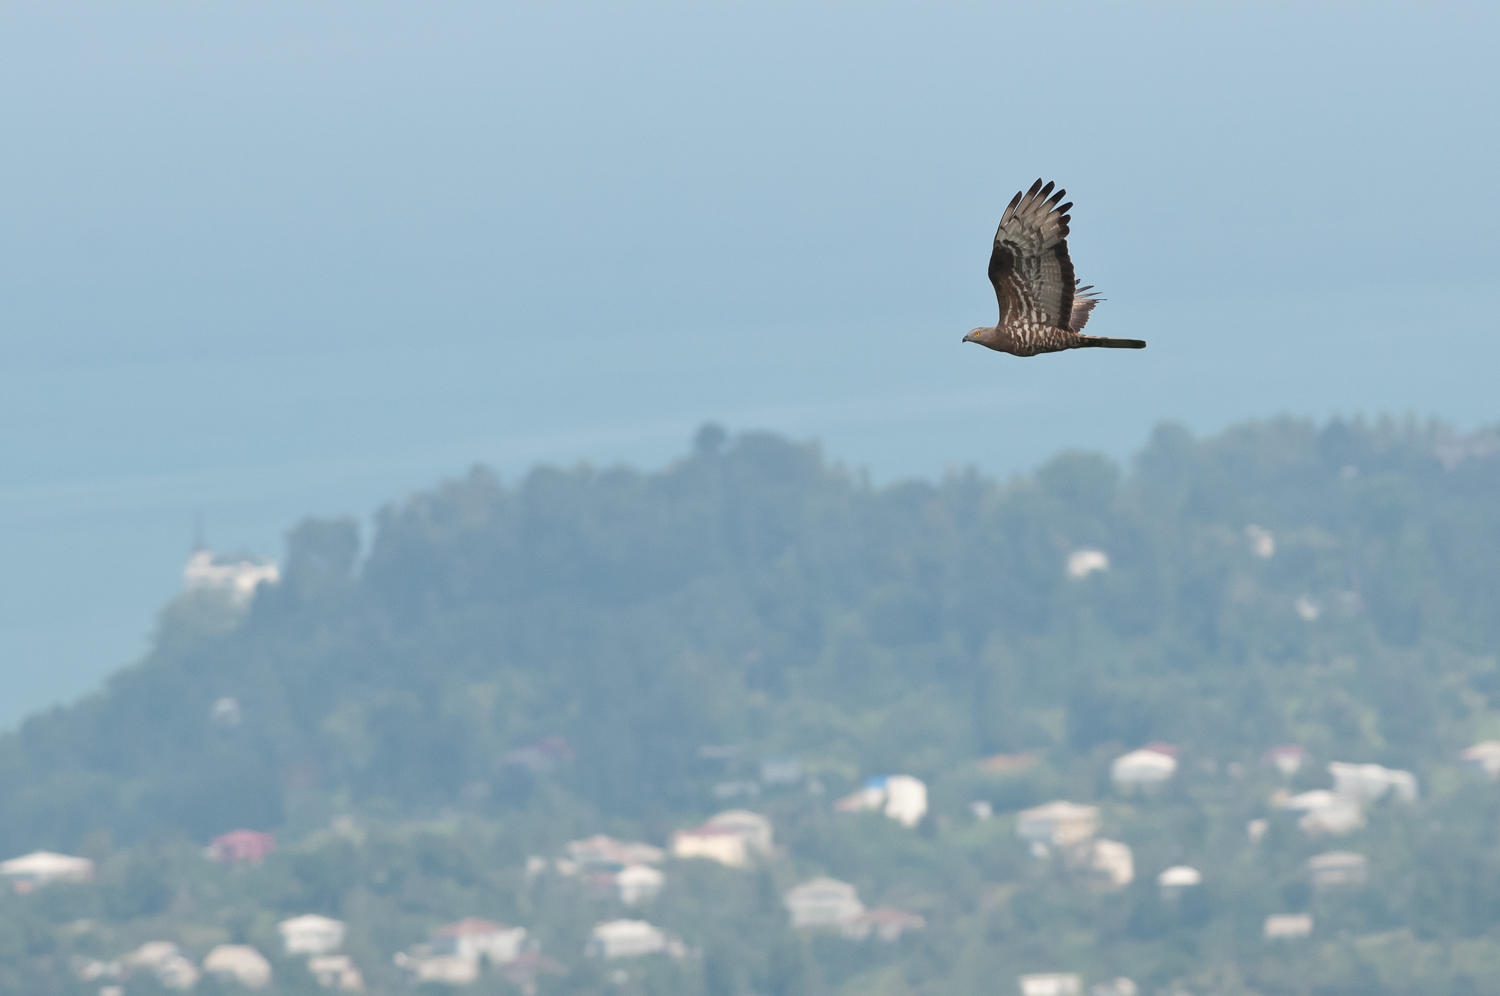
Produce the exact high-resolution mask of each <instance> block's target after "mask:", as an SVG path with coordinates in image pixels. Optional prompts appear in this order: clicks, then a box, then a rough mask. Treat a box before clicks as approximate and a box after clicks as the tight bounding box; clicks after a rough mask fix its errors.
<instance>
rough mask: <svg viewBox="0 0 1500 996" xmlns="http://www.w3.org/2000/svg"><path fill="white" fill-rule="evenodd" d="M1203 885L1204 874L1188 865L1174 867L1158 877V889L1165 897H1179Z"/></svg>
mask: <svg viewBox="0 0 1500 996" xmlns="http://www.w3.org/2000/svg"><path fill="white" fill-rule="evenodd" d="M1202 884H1203V873H1202V872H1200V871H1198V869H1196V868H1190V867H1188V866H1187V865H1173V866H1172V867H1171V868H1168V869H1167V870H1166V871H1164V872H1162V873H1161V874H1160V875H1158V876H1156V887H1157V888H1158V889H1160V890H1161V892H1162V895H1164V896H1169V897H1170V896H1177V895H1180V894H1182V893H1183V892H1186V891H1187V890H1188V889H1191V888H1192V887H1193V886H1195V885H1202Z"/></svg>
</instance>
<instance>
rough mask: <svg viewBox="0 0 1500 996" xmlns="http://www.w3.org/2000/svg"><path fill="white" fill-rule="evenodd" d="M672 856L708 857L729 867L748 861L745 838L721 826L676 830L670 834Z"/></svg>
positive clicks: (743, 864)
mask: <svg viewBox="0 0 1500 996" xmlns="http://www.w3.org/2000/svg"><path fill="white" fill-rule="evenodd" d="M672 856H673V857H674V858H708V859H709V860H710V861H717V862H718V863H719V864H721V865H728V866H729V867H730V868H743V867H744V866H745V865H746V864H748V863H749V861H750V853H749V848H747V847H746V846H745V838H744V837H742V836H740V835H739V834H738V833H736V832H735V831H733V830H729V829H727V828H723V827H698V828H697V829H696V830H678V831H677V832H676V833H674V834H673V835H672Z"/></svg>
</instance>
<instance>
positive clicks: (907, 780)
mask: <svg viewBox="0 0 1500 996" xmlns="http://www.w3.org/2000/svg"><path fill="white" fill-rule="evenodd" d="M833 808H834V809H835V810H836V811H838V812H841V813H853V812H859V811H860V810H866V809H877V810H881V811H883V812H884V813H885V815H887V816H889V817H890V818H891V819H893V820H896V821H897V822H898V823H900V824H901V825H902V826H907V827H914V826H916V825H917V824H918V823H920V822H921V821H922V817H923V816H926V815H927V785H926V783H924V782H923V781H922V780H921V779H920V778H913V777H912V776H911V775H882V776H877V777H875V778H871V779H870V780H869V781H867V782H865V787H864V788H862V789H860V790H859V791H858V792H853V793H851V794H849V795H846V796H844V797H843V798H842V799H840V800H838V801H837V802H835V803H834V804H833Z"/></svg>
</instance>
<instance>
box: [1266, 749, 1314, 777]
mask: <svg viewBox="0 0 1500 996" xmlns="http://www.w3.org/2000/svg"><path fill="white" fill-rule="evenodd" d="M1261 759H1262V760H1264V761H1265V762H1266V763H1267V764H1269V765H1271V766H1272V767H1274V768H1275V769H1276V770H1277V771H1279V772H1281V774H1282V777H1284V778H1290V777H1292V776H1293V775H1295V774H1296V773H1297V772H1298V771H1299V770H1300V769H1301V767H1302V765H1303V764H1305V763H1306V762H1307V749H1306V748H1305V747H1301V746H1299V745H1297V744H1281V745H1279V746H1277V747H1272V748H1271V749H1270V750H1268V751H1266V752H1265V753H1264V754H1262V755H1261Z"/></svg>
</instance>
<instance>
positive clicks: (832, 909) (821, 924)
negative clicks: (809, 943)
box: [783, 877, 865, 930]
mask: <svg viewBox="0 0 1500 996" xmlns="http://www.w3.org/2000/svg"><path fill="white" fill-rule="evenodd" d="M783 902H785V903H786V908H787V911H788V912H789V913H791V915H792V926H793V927H798V928H806V929H811V930H817V929H823V928H842V927H844V926H846V925H847V924H851V923H853V922H854V921H855V920H857V919H858V918H859V917H860V916H861V915H863V914H864V912H865V905H864V903H861V902H860V901H859V893H858V891H857V890H855V888H854V886H852V885H850V884H849V883H848V882H840V881H839V880H838V879H834V878H826V877H823V878H815V879H812V880H810V881H807V882H803V883H802V884H801V885H798V886H796V887H795V888H793V889H792V890H790V891H789V892H788V893H787V894H786V896H784V897H783Z"/></svg>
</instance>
